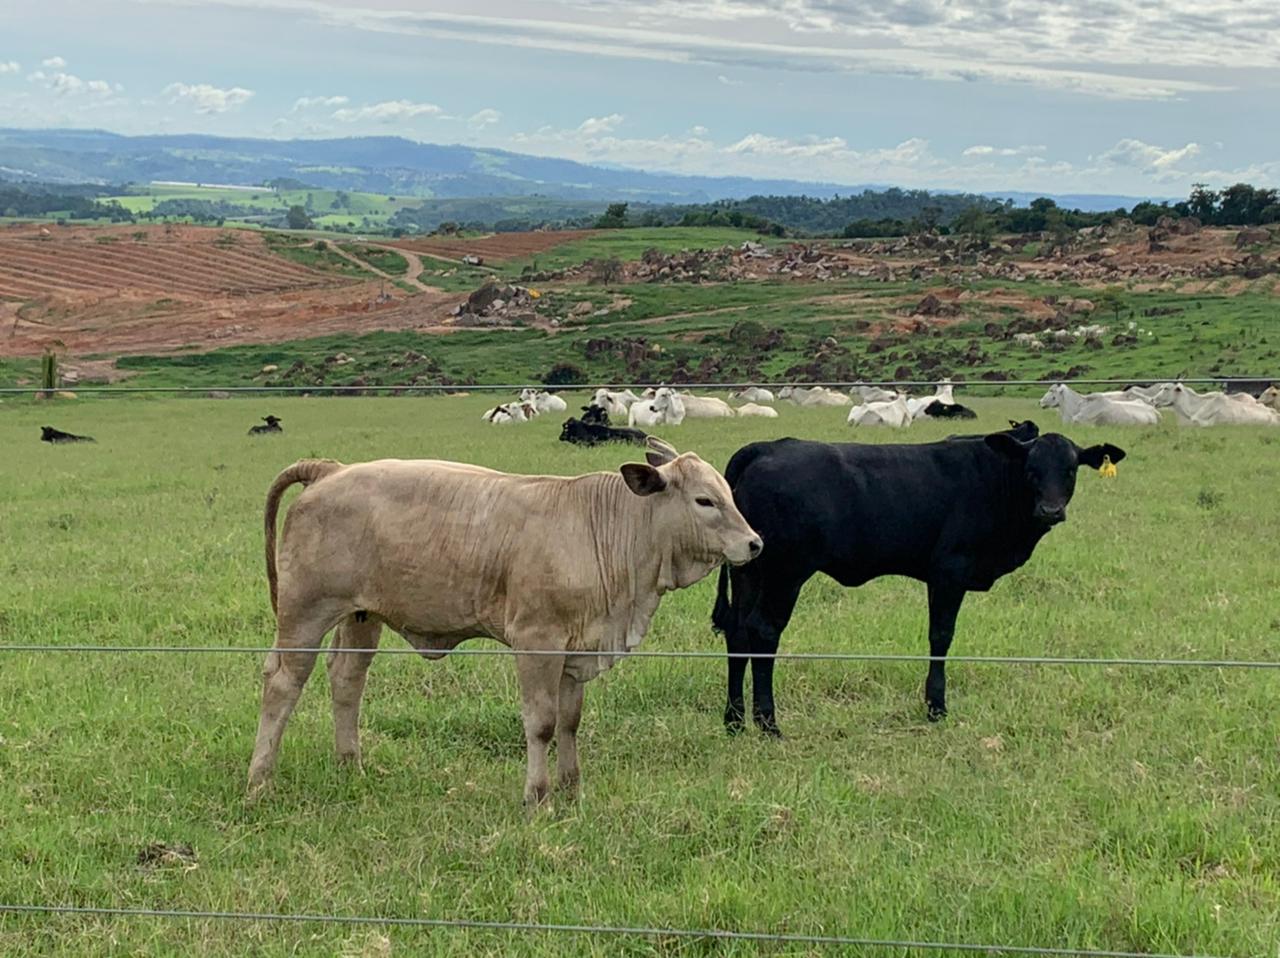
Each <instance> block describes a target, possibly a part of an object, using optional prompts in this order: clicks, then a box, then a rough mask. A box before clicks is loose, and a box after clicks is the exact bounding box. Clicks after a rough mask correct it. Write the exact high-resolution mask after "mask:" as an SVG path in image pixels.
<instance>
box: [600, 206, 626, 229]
mask: <svg viewBox="0 0 1280 958" xmlns="http://www.w3.org/2000/svg"><path fill="white" fill-rule="evenodd" d="M626 225H627V204H626V203H610V204H609V208H608V209H606V210H605V211H604V215H603V216H601V217H600V218H599V219H598V220H596V229H598V230H618V229H622V228H623V227H624V226H626Z"/></svg>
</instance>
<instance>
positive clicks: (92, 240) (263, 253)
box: [0, 226, 458, 356]
mask: <svg viewBox="0 0 1280 958" xmlns="http://www.w3.org/2000/svg"><path fill="white" fill-rule="evenodd" d="M457 298H458V297H454V296H447V295H444V294H434V293H424V294H419V295H418V296H415V297H413V298H412V299H408V298H407V297H406V294H405V293H404V292H402V291H401V290H400V289H398V288H397V287H395V286H393V285H392V284H389V283H384V282H382V281H381V280H374V279H372V278H370V280H369V281H362V280H360V279H354V278H352V277H349V276H342V275H338V274H334V273H324V272H318V271H316V270H312V269H309V268H307V267H305V266H302V265H299V264H298V263H294V262H292V261H290V260H287V259H284V258H283V257H280V256H277V255H275V254H274V253H272V252H271V251H270V250H269V249H268V248H267V246H266V244H265V243H264V241H263V238H262V236H261V235H260V234H257V233H252V232H248V231H241V230H236V231H232V230H219V229H209V228H203V227H187V226H172V227H168V228H165V227H142V228H140V227H136V226H122V227H110V228H102V227H71V228H67V227H53V226H20V227H12V228H9V229H0V323H2V328H0V356H31V355H36V354H38V353H40V352H41V351H42V350H43V349H44V348H45V347H46V346H49V345H53V344H56V343H60V344H62V347H61V348H65V350H66V352H67V354H69V355H70V356H75V355H84V354H86V353H104V354H120V353H134V352H159V351H169V350H208V349H216V348H218V347H221V346H231V345H236V344H240V343H270V342H280V341H283V340H288V339H297V338H302V337H307V336H321V335H326V334H330V333H342V332H353V333H360V332H367V331H372V330H379V329H411V328H425V327H432V326H436V325H439V324H440V323H442V322H443V321H444V320H445V318H446V313H447V309H448V306H449V304H451V303H452V302H453V301H454V300H456V299H457Z"/></svg>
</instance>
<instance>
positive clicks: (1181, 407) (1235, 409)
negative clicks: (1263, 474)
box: [1154, 383, 1280, 426]
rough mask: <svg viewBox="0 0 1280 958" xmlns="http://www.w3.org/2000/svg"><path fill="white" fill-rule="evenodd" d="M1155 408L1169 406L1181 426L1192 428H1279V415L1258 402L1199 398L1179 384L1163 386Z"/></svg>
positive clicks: (1223, 397) (1212, 396)
mask: <svg viewBox="0 0 1280 958" xmlns="http://www.w3.org/2000/svg"><path fill="white" fill-rule="evenodd" d="M1154 402H1155V403H1156V405H1157V406H1172V407H1173V411H1174V413H1175V414H1176V415H1177V416H1178V418H1179V419H1180V420H1182V421H1183V422H1187V423H1190V424H1191V425H1194V426H1280V413H1277V412H1276V411H1275V410H1274V409H1271V408H1269V407H1267V406H1264V405H1263V404H1262V403H1259V402H1252V403H1246V402H1240V401H1238V400H1236V399H1232V398H1231V397H1230V396H1227V395H1224V394H1223V393H1209V394H1207V395H1204V396H1202V395H1200V394H1198V393H1197V392H1196V391H1195V390H1193V389H1191V387H1189V386H1184V385H1183V384H1182V383H1165V384H1164V385H1162V386H1161V387H1160V391H1159V392H1157V393H1156V395H1155V397H1154Z"/></svg>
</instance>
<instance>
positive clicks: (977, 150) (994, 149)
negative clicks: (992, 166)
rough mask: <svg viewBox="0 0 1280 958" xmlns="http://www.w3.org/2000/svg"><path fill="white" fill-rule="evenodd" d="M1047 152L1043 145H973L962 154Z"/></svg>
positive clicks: (1003, 154) (1025, 154)
mask: <svg viewBox="0 0 1280 958" xmlns="http://www.w3.org/2000/svg"><path fill="white" fill-rule="evenodd" d="M1043 152H1045V147H1043V146H986V145H979V146H971V147H969V148H968V149H966V150H965V151H964V152H963V153H961V154H960V155H961V156H1031V155H1033V154H1036V153H1043Z"/></svg>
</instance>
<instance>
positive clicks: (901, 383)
mask: <svg viewBox="0 0 1280 958" xmlns="http://www.w3.org/2000/svg"><path fill="white" fill-rule="evenodd" d="M1175 380H1176V381H1177V382H1181V383H1187V384H1191V385H1212V386H1224V385H1232V384H1241V385H1249V386H1252V385H1255V384H1259V385H1260V384H1267V383H1280V375H1274V376H1266V375H1257V376H1255V375H1248V376H1214V377H1209V376H1196V377H1188V376H1176V377H1172V376H1168V375H1158V376H1132V377H1130V378H1128V379H1063V378H1058V379H1001V380H986V379H979V380H960V381H954V380H936V379H865V380H857V381H831V382H794V381H782V382H765V381H759V380H757V381H754V382H694V383H644V382H639V383H630V384H628V385H629V386H630V387H632V388H635V389H649V388H657V387H660V386H669V385H675V386H679V388H681V389H703V390H708V391H711V392H725V391H731V390H735V389H747V388H749V387H752V386H759V387H763V388H766V389H785V388H787V387H793V388H796V387H799V388H810V387H813V386H823V387H825V388H827V389H846V390H847V389H853V388H855V387H858V386H880V387H885V388H887V387H891V386H892V387H895V388H901V389H926V388H933V387H935V386H937V385H939V384H940V383H942V382H950V385H952V386H953V387H954V388H956V389H970V390H972V389H1004V388H1008V387H1017V388H1022V387H1031V386H1045V387H1048V386H1052V385H1054V384H1055V383H1059V382H1068V383H1070V384H1071V385H1073V386H1118V387H1123V386H1130V385H1142V384H1150V383H1157V382H1170V381H1175ZM619 385H620V384H619V383H616V382H615V383H583V384H581V385H565V386H550V387H549V386H547V384H545V383H540V382H526V383H502V384H493V383H480V384H476V385H461V384H453V385H447V386H446V385H438V384H411V383H406V384H403V385H397V384H395V383H378V384H370V385H364V386H340V385H333V386H328V385H322V386H269V385H261V386H80V385H75V384H68V385H65V386H59V387H57V388H58V389H68V390H73V391H74V392H76V393H86V394H93V395H146V394H148V393H151V394H164V395H190V396H207V395H208V394H209V393H227V394H230V395H258V394H265V395H289V394H308V395H326V394H333V393H337V394H359V395H372V394H382V393H427V394H432V393H438V394H456V393H470V392H519V391H520V390H522V389H551V390H552V391H555V392H592V391H594V390H596V389H609V388H618V387H619ZM50 391H51V390H49V389H47V388H45V387H42V386H3V387H0V395H32V394H36V393H47V392H50Z"/></svg>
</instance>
